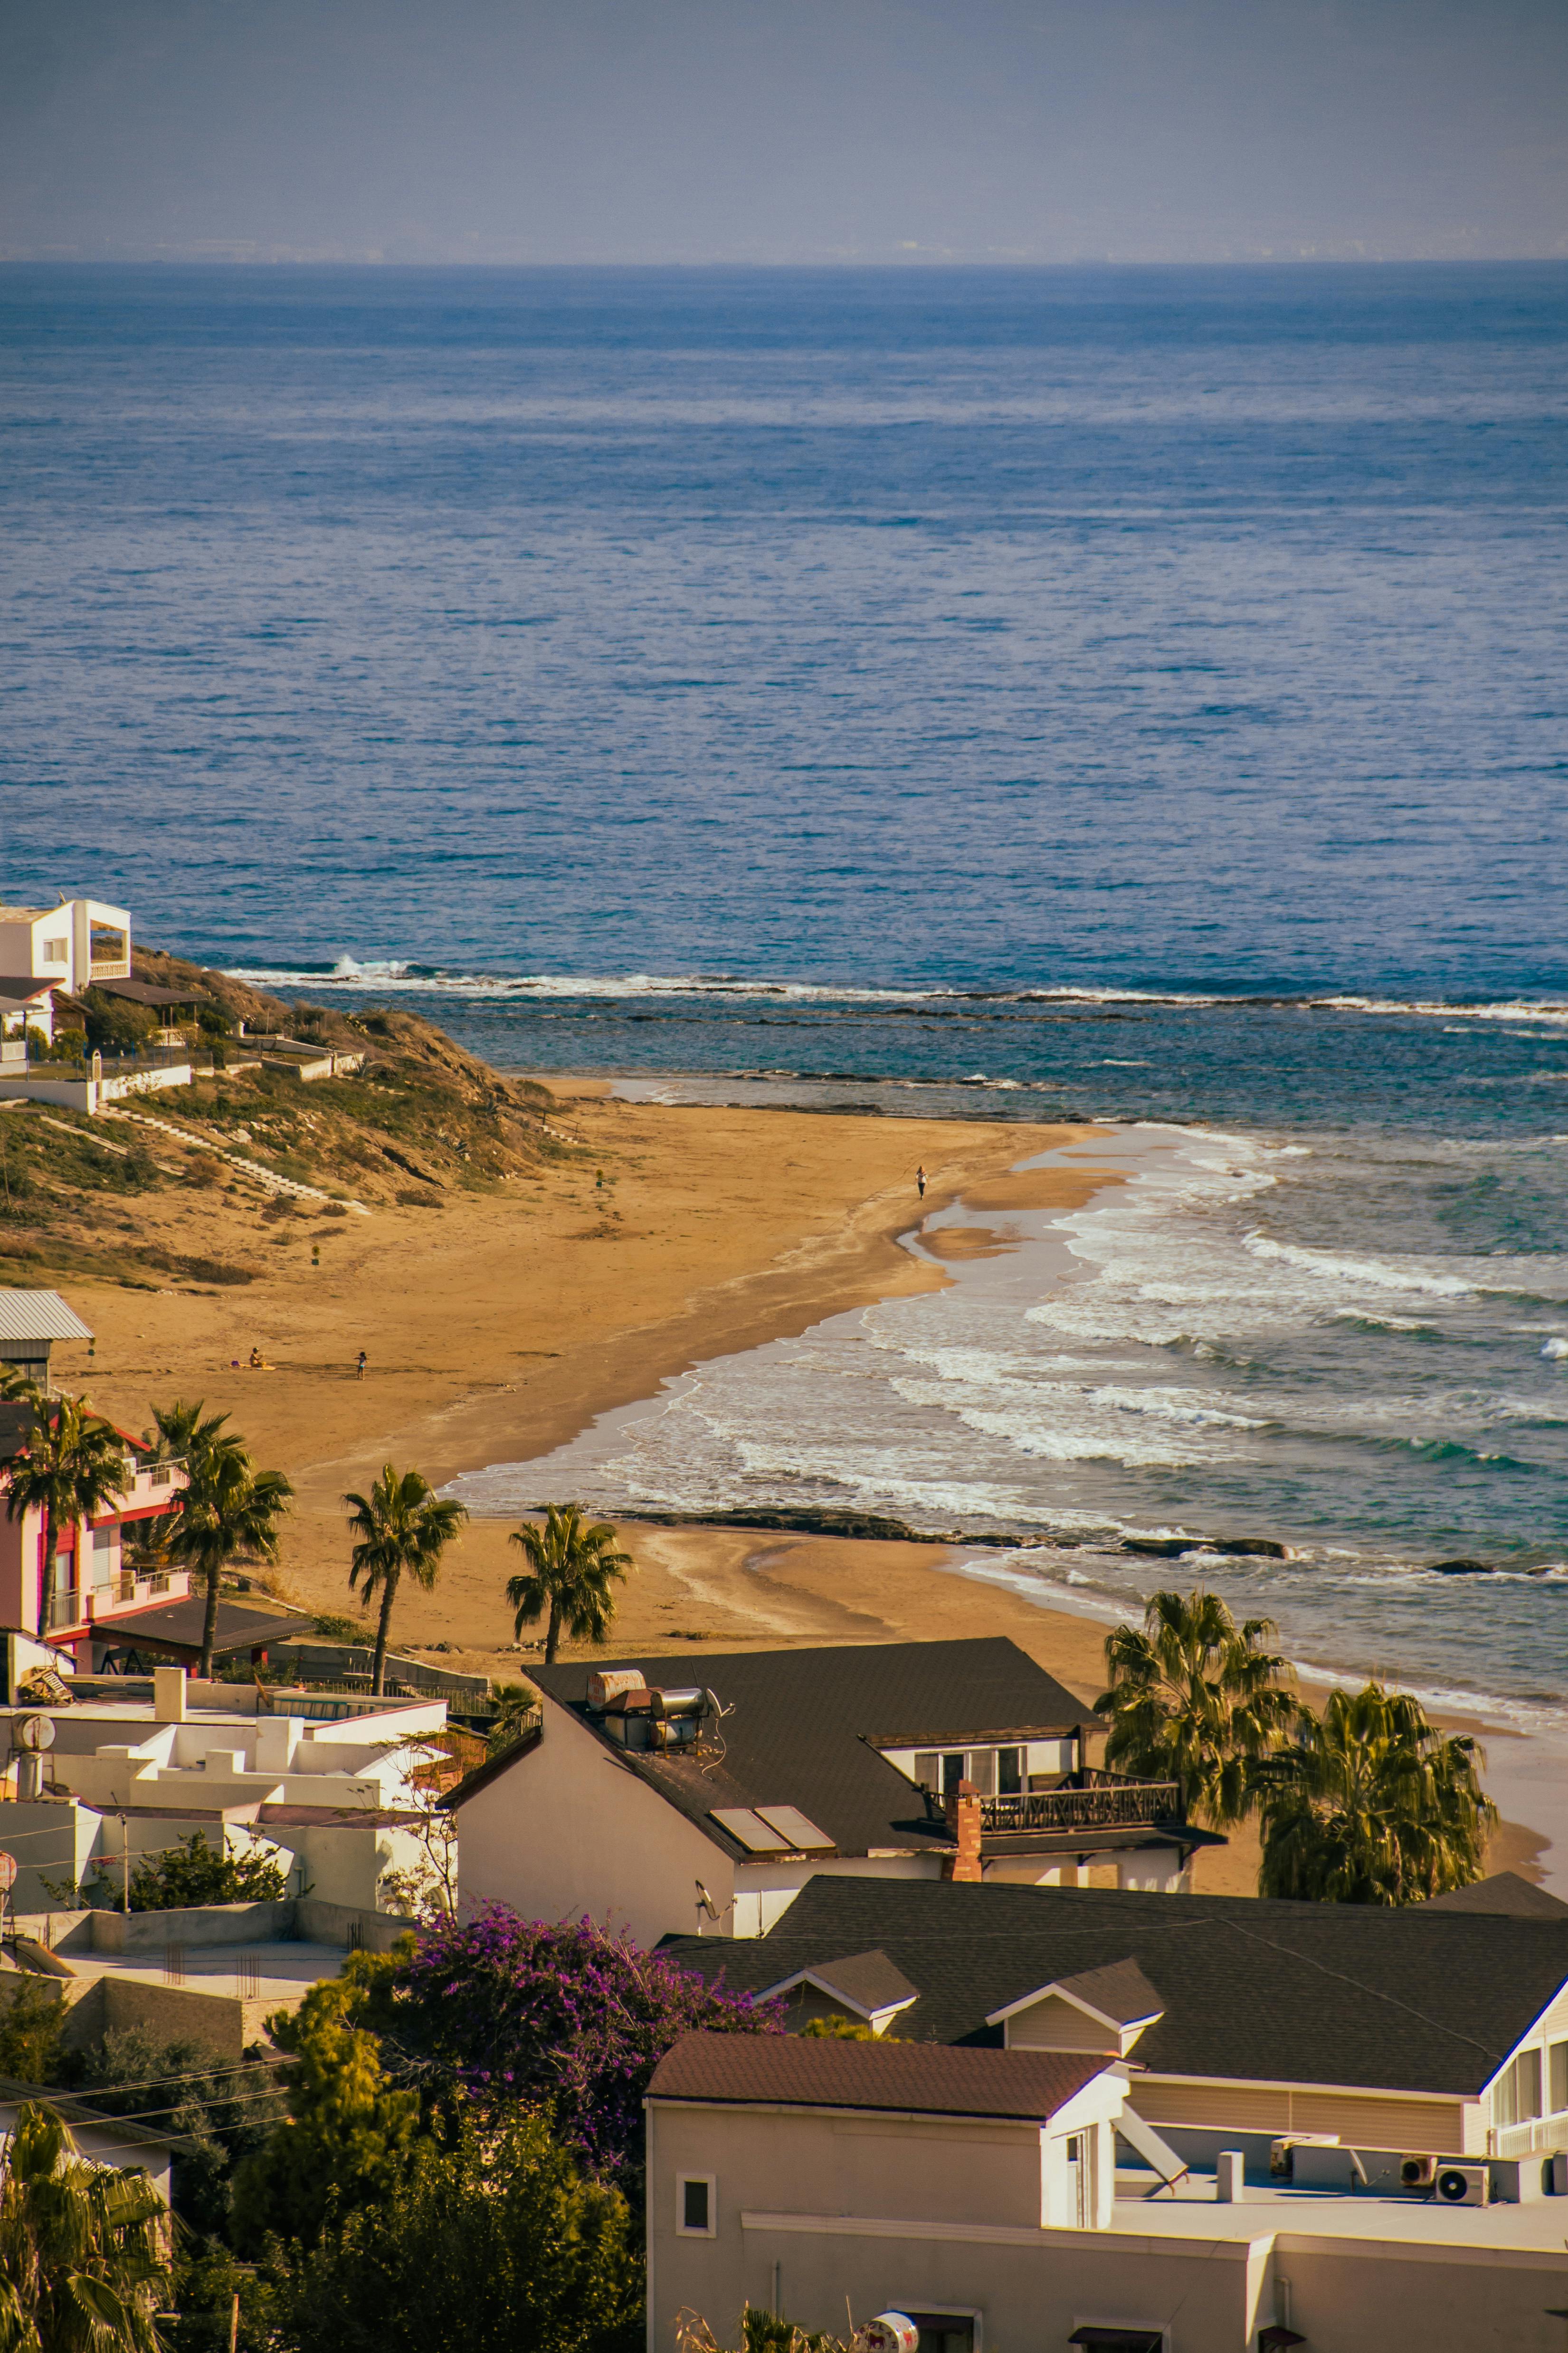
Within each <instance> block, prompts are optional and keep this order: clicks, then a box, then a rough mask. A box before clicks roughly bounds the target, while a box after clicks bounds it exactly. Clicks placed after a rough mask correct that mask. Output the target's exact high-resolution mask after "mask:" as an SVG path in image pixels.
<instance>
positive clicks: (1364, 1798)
mask: <svg viewBox="0 0 1568 2353" xmlns="http://www.w3.org/2000/svg"><path fill="white" fill-rule="evenodd" d="M1484 1762H1485V1758H1484V1757H1483V1756H1482V1753H1481V1751H1480V1749H1479V1747H1478V1746H1477V1744H1476V1742H1475V1741H1474V1740H1472V1739H1470V1738H1469V1737H1468V1736H1467V1735H1465V1734H1460V1733H1445V1732H1444V1731H1442V1730H1441V1728H1440V1727H1439V1726H1438V1725H1435V1724H1431V1723H1429V1722H1428V1721H1427V1718H1426V1710H1425V1709H1424V1708H1423V1706H1422V1705H1421V1703H1420V1701H1419V1700H1417V1699H1413V1698H1412V1697H1411V1696H1410V1694H1408V1693H1407V1692H1389V1691H1385V1690H1384V1687H1383V1685H1382V1684H1381V1683H1368V1684H1367V1685H1366V1687H1365V1689H1364V1690H1363V1691H1359V1692H1342V1691H1336V1692H1331V1694H1329V1698H1328V1702H1327V1704H1326V1705H1325V1707H1324V1709H1323V1712H1322V1715H1321V1716H1315V1715H1312V1714H1311V1713H1310V1711H1309V1710H1307V1709H1305V1708H1303V1709H1302V1710H1301V1711H1300V1715H1299V1717H1298V1720H1297V1726H1296V1736H1295V1741H1294V1743H1293V1745H1292V1746H1289V1747H1287V1748H1284V1749H1281V1750H1280V1751H1279V1754H1278V1755H1277V1756H1275V1757H1271V1758H1269V1759H1268V1764H1267V1767H1266V1768H1265V1777H1264V1781H1263V1791H1262V1797H1261V1800H1260V1811H1261V1816H1262V1831H1263V1862H1262V1868H1261V1870H1260V1872H1259V1874H1258V1894H1260V1895H1285V1896H1296V1897H1300V1898H1306V1899H1308V1900H1313V1901H1316V1902H1318V1903H1326V1904H1389V1905H1393V1904H1420V1903H1424V1902H1425V1901H1426V1899H1427V1897H1429V1896H1432V1895H1442V1894H1447V1891H1448V1890H1449V1889H1450V1888H1454V1887H1468V1885H1469V1883H1470V1882H1471V1881H1472V1880H1474V1879H1479V1876H1480V1873H1481V1867H1482V1860H1483V1856H1484V1853H1485V1848H1486V1841H1487V1839H1488V1837H1489V1834H1490V1832H1491V1831H1493V1830H1494V1829H1495V1828H1496V1825H1497V1820H1498V1813H1497V1808H1496V1807H1495V1806H1494V1805H1493V1804H1492V1802H1491V1800H1490V1799H1489V1798H1488V1797H1487V1796H1486V1795H1485V1794H1484V1793H1483V1791H1482V1788H1481V1785H1480V1778H1479V1769H1478V1768H1479V1767H1480V1766H1481V1765H1482V1764H1483V1763H1484Z"/></svg>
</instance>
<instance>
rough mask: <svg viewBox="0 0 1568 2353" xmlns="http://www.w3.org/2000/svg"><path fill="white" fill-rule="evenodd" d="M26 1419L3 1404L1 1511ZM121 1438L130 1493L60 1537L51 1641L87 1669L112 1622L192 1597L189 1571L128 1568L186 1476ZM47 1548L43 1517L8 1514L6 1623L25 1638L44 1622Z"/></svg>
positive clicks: (1, 1517)
mask: <svg viewBox="0 0 1568 2353" xmlns="http://www.w3.org/2000/svg"><path fill="white" fill-rule="evenodd" d="M21 1419H22V1417H21V1416H20V1415H18V1414H16V1409H7V1408H5V1406H3V1405H0V1505H3V1504H5V1499H6V1495H7V1493H8V1490H9V1486H10V1478H9V1461H8V1458H12V1457H14V1456H15V1455H16V1454H17V1453H19V1452H20V1451H22V1444H23V1431H22V1429H21V1428H19V1427H18V1426H17V1425H18V1424H20V1423H21ZM119 1434H120V1436H121V1438H122V1439H123V1440H125V1448H126V1461H127V1463H128V1465H129V1466H130V1469H131V1476H130V1480H129V1482H128V1484H127V1486H126V1489H125V1492H124V1493H123V1494H122V1495H121V1496H119V1497H118V1498H117V1499H116V1502H115V1504H114V1506H113V1508H112V1509H111V1510H110V1511H108V1512H104V1513H101V1514H100V1515H99V1516H98V1517H97V1518H96V1519H92V1520H79V1521H78V1522H76V1523H75V1524H74V1525H71V1526H69V1527H65V1528H58V1529H57V1530H56V1532H55V1535H56V1553H55V1594H54V1602H53V1606H52V1608H51V1609H50V1613H49V1624H48V1629H47V1636H48V1640H49V1641H51V1642H52V1643H54V1644H56V1645H57V1646H58V1647H59V1648H61V1649H65V1650H70V1651H75V1653H76V1658H77V1663H78V1665H79V1666H80V1667H82V1668H84V1669H89V1668H90V1667H92V1665H93V1664H94V1663H95V1658H94V1651H93V1636H94V1630H95V1629H99V1628H101V1629H102V1630H103V1631H104V1633H105V1634H107V1632H108V1631H109V1628H110V1622H111V1621H118V1620H122V1619H126V1618H129V1617H130V1616H132V1613H134V1612H135V1611H136V1610H138V1609H146V1608H147V1607H148V1605H149V1603H150V1602H153V1601H157V1600H162V1599H174V1597H176V1596H177V1595H180V1594H184V1593H188V1592H189V1590H190V1577H189V1575H188V1573H187V1572H186V1571H185V1570H184V1569H183V1568H180V1569H167V1570H163V1571H160V1572H158V1573H157V1574H155V1575H153V1576H151V1577H147V1576H142V1577H138V1576H137V1575H136V1574H135V1571H134V1569H133V1567H128V1566H127V1565H126V1554H127V1552H128V1551H129V1550H130V1549H131V1546H132V1544H133V1543H134V1540H135V1536H136V1533H137V1531H138V1530H139V1529H140V1528H141V1527H142V1525H144V1524H145V1523H146V1522H147V1521H149V1520H157V1519H161V1518H163V1516H164V1515H165V1514H167V1513H168V1512H169V1511H170V1510H171V1509H172V1508H173V1505H174V1498H175V1496H176V1495H177V1494H178V1493H179V1491H180V1489H181V1488H182V1487H183V1486H184V1479H185V1474H184V1472H183V1471H182V1470H181V1469H180V1468H179V1466H178V1464H176V1463H170V1462H153V1461H149V1460H148V1459H147V1458H146V1457H145V1456H144V1455H142V1454H141V1453H139V1452H138V1451H137V1446H136V1440H134V1439H133V1438H132V1436H131V1434H130V1432H129V1431H128V1430H121V1431H120V1433H119ZM44 1543H45V1530H44V1515H43V1514H42V1513H41V1512H39V1511H26V1512H24V1513H22V1514H21V1515H20V1516H19V1517H18V1518H15V1519H14V1518H12V1516H11V1514H9V1512H0V1624H4V1625H6V1626H15V1627H16V1628H18V1629H19V1630H21V1631H22V1632H24V1633H31V1632H32V1631H33V1630H34V1629H35V1628H36V1627H37V1622H38V1594H39V1588H40V1582H41V1579H42V1577H43V1569H44Z"/></svg>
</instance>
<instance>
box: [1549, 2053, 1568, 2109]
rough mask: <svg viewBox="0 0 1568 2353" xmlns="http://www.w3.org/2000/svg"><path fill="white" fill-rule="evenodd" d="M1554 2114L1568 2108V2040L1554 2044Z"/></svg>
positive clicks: (1552, 2087) (1552, 2086)
mask: <svg viewBox="0 0 1568 2353" xmlns="http://www.w3.org/2000/svg"><path fill="white" fill-rule="evenodd" d="M1551 2089H1552V2115H1553V2116H1557V2115H1559V2114H1560V2113H1561V2112H1562V2110H1563V2109H1564V2108H1568V2042H1554V2043H1553V2044H1552V2085H1551Z"/></svg>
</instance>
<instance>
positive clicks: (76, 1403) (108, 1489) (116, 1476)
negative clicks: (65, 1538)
mask: <svg viewBox="0 0 1568 2353" xmlns="http://www.w3.org/2000/svg"><path fill="white" fill-rule="evenodd" d="M34 1398H36V1399H37V1402H36V1403H35V1402H34V1400H33V1398H28V1399H25V1400H24V1402H26V1403H28V1404H30V1405H31V1406H32V1428H31V1429H30V1430H29V1431H28V1433H27V1439H26V1452H25V1453H22V1454H17V1455H14V1456H13V1457H12V1459H11V1461H10V1462H9V1463H8V1464H7V1466H6V1473H7V1476H6V1486H7V1493H6V1496H5V1513H6V1516H7V1518H9V1519H13V1520H19V1519H21V1518H22V1517H23V1515H24V1514H25V1513H27V1512H29V1511H39V1512H42V1514H43V1515H44V1565H43V1571H42V1574H41V1575H40V1577H39V1578H38V1639H39V1641H43V1640H44V1639H45V1638H46V1636H47V1633H48V1630H49V1620H50V1617H51V1616H52V1614H53V1610H54V1599H55V1550H56V1546H58V1543H59V1539H60V1532H61V1530H62V1529H64V1528H69V1527H74V1526H75V1525H77V1523H78V1522H79V1521H80V1520H89V1519H91V1517H92V1515H93V1514H94V1513H95V1512H102V1511H106V1510H107V1509H108V1507H109V1506H110V1504H113V1503H115V1502H117V1501H118V1499H119V1498H120V1497H121V1495H122V1494H123V1493H125V1489H126V1485H127V1482H128V1480H129V1477H130V1471H129V1466H128V1464H127V1461H126V1456H125V1445H124V1441H123V1440H122V1439H121V1435H120V1433H119V1431H118V1430H116V1429H115V1428H114V1427H113V1425H112V1423H110V1422H107V1421H105V1420H104V1419H103V1418H102V1416H101V1415H100V1414H96V1413H94V1412H93V1410H92V1408H91V1407H90V1406H89V1404H88V1401H87V1399H86V1398H72V1397H61V1398H46V1397H45V1396H43V1394H42V1393H41V1392H40V1391H38V1390H35V1391H34Z"/></svg>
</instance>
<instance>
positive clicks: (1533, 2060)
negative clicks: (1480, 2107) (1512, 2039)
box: [1492, 2051, 1541, 2125]
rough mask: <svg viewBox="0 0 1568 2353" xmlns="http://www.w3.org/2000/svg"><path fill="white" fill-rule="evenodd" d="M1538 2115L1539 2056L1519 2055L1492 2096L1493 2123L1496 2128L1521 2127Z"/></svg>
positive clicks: (1503, 2075) (1500, 2080)
mask: <svg viewBox="0 0 1568 2353" xmlns="http://www.w3.org/2000/svg"><path fill="white" fill-rule="evenodd" d="M1540 2114H1541V2053H1540V2052H1539V2051H1521V2052H1520V2054H1519V2056H1518V2058H1517V2059H1516V2060H1515V2061H1514V2063H1513V2064H1512V2066H1511V2067H1510V2068H1508V2069H1506V2070H1505V2071H1504V2073H1502V2074H1500V2076H1499V2077H1498V2080H1497V2088H1496V2089H1495V2091H1494V2092H1493V2094H1492V2121H1493V2123H1494V2124H1498V2125H1522V2124H1528V2123H1529V2121H1530V2119H1531V2117H1532V2116H1539V2115H1540Z"/></svg>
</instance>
